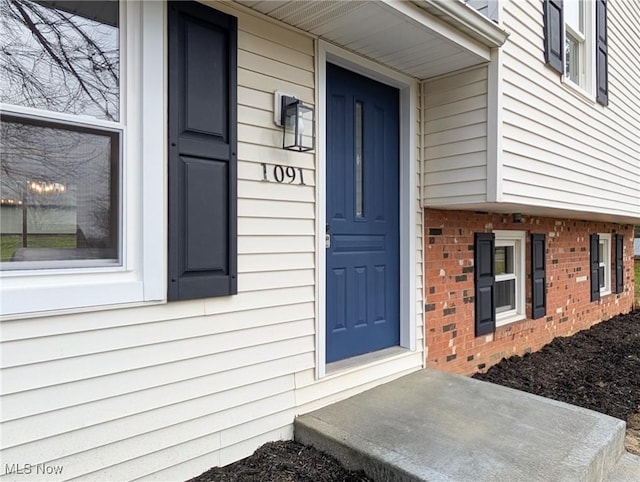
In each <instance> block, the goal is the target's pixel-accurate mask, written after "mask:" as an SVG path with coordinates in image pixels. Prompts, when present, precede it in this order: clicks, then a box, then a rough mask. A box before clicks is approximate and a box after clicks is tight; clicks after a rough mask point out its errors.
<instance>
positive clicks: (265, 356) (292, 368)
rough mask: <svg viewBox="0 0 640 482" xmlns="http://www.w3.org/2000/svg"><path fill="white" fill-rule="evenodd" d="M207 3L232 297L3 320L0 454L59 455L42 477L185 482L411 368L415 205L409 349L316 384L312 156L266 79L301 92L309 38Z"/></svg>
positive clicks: (311, 90) (36, 459)
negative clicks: (287, 146)
mask: <svg viewBox="0 0 640 482" xmlns="http://www.w3.org/2000/svg"><path fill="white" fill-rule="evenodd" d="M216 6H217V8H219V9H220V10H223V11H225V12H227V13H231V14H233V15H236V16H237V17H238V27H239V33H238V43H239V52H238V78H239V84H240V85H239V86H238V103H239V105H238V119H239V126H238V134H239V135H238V139H239V142H238V157H239V166H238V178H239V179H238V193H239V194H238V197H239V199H238V233H239V235H238V252H239V255H238V271H239V275H238V295H235V296H228V297H220V298H211V299H205V300H192V301H183V302H172V303H168V304H158V305H153V306H143V307H137V308H136V307H129V308H122V309H102V310H99V311H94V312H87V313H77V314H67V315H58V316H52V315H50V316H42V317H35V318H31V319H22V320H11V321H3V322H2V325H1V328H2V343H1V346H0V349H1V350H2V371H1V372H0V376H1V388H2V400H1V403H2V424H1V425H0V430H1V437H2V438H1V442H2V443H1V445H2V463H3V464H21V465H24V464H38V463H45V462H46V463H47V464H48V465H54V466H55V465H59V466H63V470H62V474H59V475H55V476H54V475H52V476H47V480H51V481H54V480H68V479H73V478H82V480H134V479H143V480H164V481H166V480H186V479H188V478H190V477H193V476H195V475H198V474H199V473H201V472H203V471H205V470H207V469H208V468H209V467H211V466H215V465H224V464H227V463H230V462H233V461H235V460H237V459H239V458H241V457H244V456H246V455H248V454H249V453H251V452H253V451H254V450H255V449H256V448H257V447H258V446H259V445H261V444H262V443H264V442H267V441H269V440H275V439H282V438H291V437H292V435H293V419H294V417H295V415H296V414H299V413H302V412H304V411H307V410H310V409H312V408H315V407H317V406H321V405H324V404H327V403H330V402H331V401H334V400H338V399H342V398H345V397H347V396H349V395H352V394H354V393H357V392H359V391H362V390H363V389H366V388H369V387H373V386H375V385H377V384H380V383H382V382H384V381H386V380H390V379H392V378H395V377H397V376H400V375H402V374H406V373H409V372H411V371H414V370H416V369H418V368H420V367H422V366H423V360H424V351H423V345H424V335H423V328H422V325H423V316H422V311H423V310H422V304H423V297H422V272H423V269H422V254H421V253H422V230H423V228H422V213H421V210H420V209H419V203H418V209H417V210H416V213H415V220H416V233H417V234H416V240H415V245H416V250H417V256H416V292H417V296H416V302H417V306H418V308H417V310H416V311H417V316H416V320H415V323H416V326H417V350H416V351H415V352H407V351H404V352H399V353H398V354H397V355H394V356H392V357H390V358H387V359H384V360H379V361H377V362H374V363H371V364H368V365H366V366H364V367H362V368H353V369H351V370H348V371H345V372H343V373H338V374H332V375H330V376H328V377H326V378H324V379H321V380H316V378H315V375H314V374H315V370H316V367H315V364H316V353H315V346H316V345H315V344H316V341H315V340H316V336H317V333H316V331H317V324H318V322H317V320H316V319H315V303H316V290H317V288H316V287H315V286H314V283H315V278H316V273H315V269H316V267H315V244H316V232H315V211H316V207H315V199H316V187H315V156H314V154H312V153H293V152H289V151H284V150H282V149H281V148H280V147H279V146H280V143H281V141H282V135H281V131H280V129H279V128H277V127H276V126H275V125H274V124H273V113H272V110H273V91H274V90H276V89H279V90H283V91H285V92H288V93H291V94H294V95H297V96H299V97H300V98H302V100H303V101H305V102H306V103H309V104H313V103H314V99H315V80H314V79H315V73H314V41H313V39H312V38H310V37H309V36H306V35H302V34H300V33H298V32H295V31H293V30H292V29H289V28H283V27H280V26H278V25H275V24H274V23H273V22H272V21H265V20H263V19H262V18H258V17H257V16H254V15H251V14H247V13H245V12H246V10H245V9H243V8H237V9H236V8H235V7H233V6H232V5H229V4H224V5H216ZM159 28H160V26H159ZM418 118H420V117H419V116H418ZM159 142H163V141H162V140H159ZM418 146H420V144H419V143H418ZM419 150H420V149H419ZM261 162H266V163H269V164H282V165H285V166H295V167H296V168H297V167H300V168H302V169H303V170H304V179H305V182H306V185H305V186H299V185H286V184H282V185H281V184H276V183H274V182H263V181H262V166H261V165H260V163H261ZM416 162H417V163H418V164H419V163H420V162H421V159H420V157H418V159H417V161H416ZM418 179H419V171H418ZM416 196H417V199H419V196H420V192H419V187H418V186H416ZM323 234H324V233H323ZM4 467H5V466H4V465H3V466H2V468H3V469H4ZM4 472H5V471H4V470H3V471H2V474H4ZM14 478H19V479H20V480H34V478H33V477H29V476H25V475H21V476H14ZM0 480H11V476H8V475H6V474H4V475H2V476H0Z"/></svg>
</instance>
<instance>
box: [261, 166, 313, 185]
mask: <svg viewBox="0 0 640 482" xmlns="http://www.w3.org/2000/svg"><path fill="white" fill-rule="evenodd" d="M260 165H261V166H262V180H263V181H267V182H270V181H275V182H277V183H280V184H282V183H284V182H286V183H287V184H293V183H294V182H295V183H297V184H304V175H303V171H302V168H301V167H292V166H286V167H285V166H281V165H280V164H267V163H264V162H261V163H260Z"/></svg>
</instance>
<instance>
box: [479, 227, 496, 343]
mask: <svg viewBox="0 0 640 482" xmlns="http://www.w3.org/2000/svg"><path fill="white" fill-rule="evenodd" d="M495 239H496V236H495V234H493V233H475V245H474V266H475V269H474V275H475V291H476V292H475V298H476V303H475V325H476V336H481V335H486V334H487V333H491V332H492V331H494V330H495V329H496V302H495V296H494V291H495V289H494V287H495V256H496V254H495V245H496V241H495Z"/></svg>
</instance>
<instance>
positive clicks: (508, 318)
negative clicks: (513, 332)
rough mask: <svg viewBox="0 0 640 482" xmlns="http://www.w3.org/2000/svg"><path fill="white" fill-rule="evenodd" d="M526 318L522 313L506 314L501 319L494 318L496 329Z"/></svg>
mask: <svg viewBox="0 0 640 482" xmlns="http://www.w3.org/2000/svg"><path fill="white" fill-rule="evenodd" d="M526 318H527V315H524V314H522V313H515V314H508V315H505V316H502V317H496V328H500V327H501V326H505V325H509V324H511V323H515V322H516V321H521V320H524V319H526Z"/></svg>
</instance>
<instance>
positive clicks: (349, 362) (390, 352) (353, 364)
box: [325, 346, 413, 375]
mask: <svg viewBox="0 0 640 482" xmlns="http://www.w3.org/2000/svg"><path fill="white" fill-rule="evenodd" d="M409 353H413V352H412V351H411V350H409V349H408V348H404V347H402V346H392V347H389V348H384V349H382V350H378V351H373V352H371V353H365V354H364V355H358V356H354V357H351V358H345V359H344V360H338V361H335V362H331V363H327V367H326V370H325V373H326V375H334V374H336V373H338V372H343V371H347V370H352V369H355V368H362V367H363V366H364V365H370V364H373V363H375V362H379V361H383V360H387V359H388V358H395V357H397V356H400V355H405V354H409Z"/></svg>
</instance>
